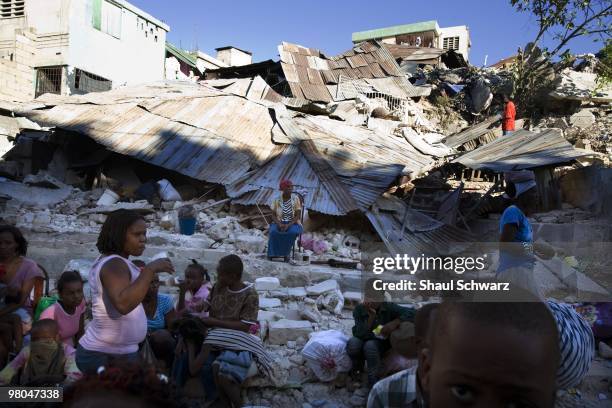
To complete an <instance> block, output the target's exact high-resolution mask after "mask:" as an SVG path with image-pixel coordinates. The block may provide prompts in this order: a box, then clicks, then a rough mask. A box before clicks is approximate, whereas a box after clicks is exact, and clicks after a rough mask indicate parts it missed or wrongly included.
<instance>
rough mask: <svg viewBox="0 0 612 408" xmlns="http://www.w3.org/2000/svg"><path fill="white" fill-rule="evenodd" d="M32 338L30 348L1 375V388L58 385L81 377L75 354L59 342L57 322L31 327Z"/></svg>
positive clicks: (27, 347) (49, 321)
mask: <svg viewBox="0 0 612 408" xmlns="http://www.w3.org/2000/svg"><path fill="white" fill-rule="evenodd" d="M31 335H32V341H31V342H30V344H29V345H28V346H25V347H24V348H23V349H22V350H21V352H20V353H19V354H18V355H17V357H15V358H14V359H13V360H12V361H11V362H10V363H9V364H7V366H6V367H5V368H4V369H3V370H2V371H0V385H9V384H18V385H22V386H37V385H38V386H41V385H55V384H59V383H62V382H64V381H66V382H68V383H70V382H73V381H75V380H77V379H79V378H80V377H81V372H80V371H79V369H78V368H77V366H76V362H75V350H74V349H73V348H72V347H71V346H69V345H67V344H65V343H63V342H61V341H60V335H59V327H58V325H57V322H55V321H54V320H51V319H42V320H39V321H37V322H35V323H34V324H33V325H32V331H31Z"/></svg>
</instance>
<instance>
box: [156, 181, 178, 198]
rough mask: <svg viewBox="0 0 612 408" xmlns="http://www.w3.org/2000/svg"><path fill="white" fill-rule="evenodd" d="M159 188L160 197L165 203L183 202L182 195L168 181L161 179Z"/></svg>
mask: <svg viewBox="0 0 612 408" xmlns="http://www.w3.org/2000/svg"><path fill="white" fill-rule="evenodd" d="M157 185H158V186H159V195H160V196H161V198H162V200H164V201H181V200H182V198H181V195H180V194H179V192H178V191H176V189H175V188H174V186H172V184H170V182H169V181H168V180H166V179H161V180H159V181H158V182H157Z"/></svg>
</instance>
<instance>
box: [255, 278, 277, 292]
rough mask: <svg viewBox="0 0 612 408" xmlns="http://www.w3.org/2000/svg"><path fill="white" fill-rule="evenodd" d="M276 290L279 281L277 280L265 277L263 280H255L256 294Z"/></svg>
mask: <svg viewBox="0 0 612 408" xmlns="http://www.w3.org/2000/svg"><path fill="white" fill-rule="evenodd" d="M278 288H280V281H279V280H278V278H274V277H271V276H266V277H264V278H257V279H255V290H256V291H258V292H263V291H266V290H276V289H278Z"/></svg>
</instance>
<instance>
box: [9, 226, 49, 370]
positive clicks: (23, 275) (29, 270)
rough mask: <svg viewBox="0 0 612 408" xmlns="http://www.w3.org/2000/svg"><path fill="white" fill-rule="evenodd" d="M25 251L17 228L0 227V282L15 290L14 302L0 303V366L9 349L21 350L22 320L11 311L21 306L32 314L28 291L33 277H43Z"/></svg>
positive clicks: (25, 245)
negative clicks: (15, 297)
mask: <svg viewBox="0 0 612 408" xmlns="http://www.w3.org/2000/svg"><path fill="white" fill-rule="evenodd" d="M27 251H28V241H26V239H25V238H24V237H23V235H22V234H21V231H19V229H18V228H16V227H13V226H10V225H2V226H0V284H4V285H7V286H8V287H10V288H13V289H17V290H18V302H11V303H8V304H4V306H0V333H2V335H0V365H4V364H6V362H7V358H8V353H9V352H11V351H19V350H20V349H21V346H22V336H21V334H22V327H21V320H22V319H20V318H19V316H17V315H16V314H15V312H17V311H19V310H20V309H25V310H26V311H27V313H28V314H29V316H30V317H31V316H32V308H33V301H32V299H31V297H30V293H31V292H32V289H33V288H34V284H35V282H36V280H42V279H44V275H43V272H42V271H41V270H40V268H39V267H38V265H37V264H36V262H34V261H33V260H31V259H28V258H26V257H25V256H26V253H27ZM40 295H42V293H38V294H36V293H35V296H40Z"/></svg>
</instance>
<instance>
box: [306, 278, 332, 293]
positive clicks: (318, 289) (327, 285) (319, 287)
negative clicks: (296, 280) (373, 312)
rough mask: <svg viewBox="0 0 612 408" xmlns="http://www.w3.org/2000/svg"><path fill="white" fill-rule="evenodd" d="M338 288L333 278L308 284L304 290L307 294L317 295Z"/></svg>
mask: <svg viewBox="0 0 612 408" xmlns="http://www.w3.org/2000/svg"><path fill="white" fill-rule="evenodd" d="M336 289H338V282H337V281H335V280H333V279H328V280H326V281H323V282H320V283H317V284H316V285H312V286H308V287H307V288H306V292H307V293H308V294H309V295H313V296H319V295H321V294H323V293H326V292H333V291H335V290H336Z"/></svg>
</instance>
